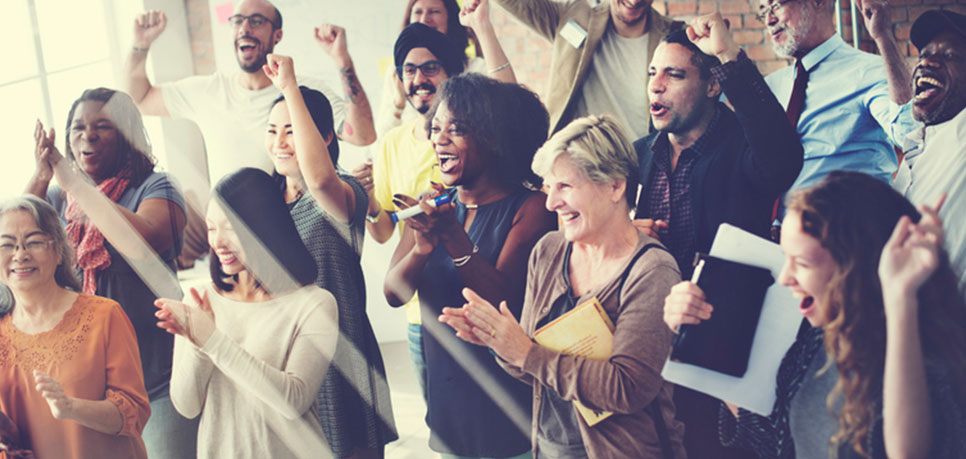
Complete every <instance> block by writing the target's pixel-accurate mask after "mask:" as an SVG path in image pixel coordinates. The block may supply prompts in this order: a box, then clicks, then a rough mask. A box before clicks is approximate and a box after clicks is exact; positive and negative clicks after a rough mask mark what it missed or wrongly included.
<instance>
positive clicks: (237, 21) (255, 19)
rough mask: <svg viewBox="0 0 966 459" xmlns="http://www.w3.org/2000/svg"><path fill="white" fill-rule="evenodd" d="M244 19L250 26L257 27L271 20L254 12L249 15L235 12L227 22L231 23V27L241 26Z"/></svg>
mask: <svg viewBox="0 0 966 459" xmlns="http://www.w3.org/2000/svg"><path fill="white" fill-rule="evenodd" d="M245 20H248V25H250V26H252V27H253V28H258V27H261V26H263V25H265V24H267V23H269V22H272V21H270V20H269V19H268V18H267V17H265V16H262V15H261V14H258V13H255V14H253V15H251V16H245V15H242V14H236V15H234V16H231V17H229V18H228V23H229V24H231V26H232V27H241V26H242V24H244V23H245Z"/></svg>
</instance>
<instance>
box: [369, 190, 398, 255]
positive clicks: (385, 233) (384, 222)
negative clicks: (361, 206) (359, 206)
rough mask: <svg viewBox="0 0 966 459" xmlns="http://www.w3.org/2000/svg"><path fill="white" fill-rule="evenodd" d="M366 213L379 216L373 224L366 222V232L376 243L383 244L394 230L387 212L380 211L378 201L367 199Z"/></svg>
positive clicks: (394, 227)
mask: <svg viewBox="0 0 966 459" xmlns="http://www.w3.org/2000/svg"><path fill="white" fill-rule="evenodd" d="M366 213H367V214H368V215H371V216H375V215H376V214H377V213H378V214H379V215H378V217H377V220H376V222H375V223H373V222H371V221H368V220H366V230H368V231H369V235H370V236H372V238H373V239H375V240H376V242H378V243H380V244H384V243H385V242H386V241H388V240H389V238H391V237H392V232H393V231H394V230H395V229H396V224H395V223H393V221H392V217H390V216H389V212H386V211H385V210H383V209H382V206H381V205H379V201H378V200H376V199H373V198H372V197H371V196H370V197H369V208H368V209H367V210H366Z"/></svg>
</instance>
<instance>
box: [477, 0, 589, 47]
mask: <svg viewBox="0 0 966 459" xmlns="http://www.w3.org/2000/svg"><path fill="white" fill-rule="evenodd" d="M578 1H583V0H570V2H568V3H564V2H557V1H552V0H496V3H497V4H498V5H500V6H501V7H503V9H505V10H506V11H507V12H508V13H510V15H512V16H513V17H515V18H517V20H518V21H520V22H522V23H523V24H524V25H526V26H527V27H529V28H530V29H531V30H533V31H534V32H536V33H537V34H538V35H540V36H541V37H543V38H546V39H547V40H553V39H554V38H556V36H557V30H559V29H560V21H561V20H562V15H563V11H564V9H565V8H567V7H568V6H569V4H570V3H574V2H578Z"/></svg>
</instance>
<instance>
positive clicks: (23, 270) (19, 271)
mask: <svg viewBox="0 0 966 459" xmlns="http://www.w3.org/2000/svg"><path fill="white" fill-rule="evenodd" d="M36 270H37V268H14V269H11V270H10V272H12V273H14V274H28V273H32V272H34V271H36Z"/></svg>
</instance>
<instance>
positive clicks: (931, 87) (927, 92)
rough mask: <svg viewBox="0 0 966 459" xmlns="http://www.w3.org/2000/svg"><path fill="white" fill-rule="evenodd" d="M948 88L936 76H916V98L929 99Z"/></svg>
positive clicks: (919, 99) (918, 99)
mask: <svg viewBox="0 0 966 459" xmlns="http://www.w3.org/2000/svg"><path fill="white" fill-rule="evenodd" d="M943 89H946V86H945V85H943V83H942V82H941V81H939V80H937V79H936V78H933V77H930V76H920V77H917V78H916V84H915V91H916V100H917V101H921V100H925V99H929V98H931V97H933V96H935V95H937V94H939V93H940V92H942V90H943Z"/></svg>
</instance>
